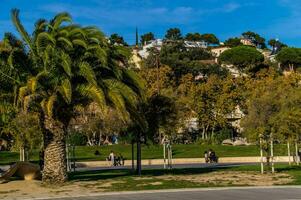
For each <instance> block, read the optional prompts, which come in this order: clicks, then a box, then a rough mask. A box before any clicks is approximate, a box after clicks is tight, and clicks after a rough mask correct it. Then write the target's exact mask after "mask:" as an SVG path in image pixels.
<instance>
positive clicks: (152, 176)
mask: <svg viewBox="0 0 301 200" xmlns="http://www.w3.org/2000/svg"><path fill="white" fill-rule="evenodd" d="M213 172H220V173H225V172H229V173H233V172H238V174H239V173H244V174H246V173H250V174H251V175H250V179H251V178H252V177H253V174H254V173H256V174H258V175H259V176H261V175H260V174H259V172H260V166H258V165H256V166H239V167H226V168H199V169H196V168H193V169H173V170H163V169H156V170H150V169H147V170H143V171H142V176H141V177H138V176H136V175H133V174H132V173H131V171H130V170H101V171H86V172H75V173H70V174H69V178H70V181H71V183H72V182H81V183H84V184H87V186H88V187H89V186H91V187H93V188H94V189H104V190H105V191H133V190H134V191H136V190H150V189H175V188H199V187H224V186H246V185H244V184H241V185H240V184H239V183H232V182H231V181H229V182H228V181H226V182H225V180H222V181H221V182H219V181H218V180H217V181H216V182H214V183H213V182H206V181H204V182H194V181H189V180H180V179H174V178H166V176H167V177H173V176H182V177H187V176H195V177H196V176H199V175H207V177H208V176H211V174H213ZM279 173H282V174H283V173H285V174H287V175H290V176H291V177H293V178H294V181H293V182H290V183H288V184H287V185H301V167H300V166H292V167H290V166H288V165H283V164H282V165H276V175H277V174H279ZM268 175H269V176H272V177H273V175H272V174H268ZM164 176H165V178H164ZM238 176H239V175H238ZM274 178H275V177H274ZM278 178H279V177H278ZM280 178H281V177H280ZM105 183H106V184H105ZM108 183H111V184H109V186H108V185H107V184H108ZM105 185H106V186H105Z"/></svg>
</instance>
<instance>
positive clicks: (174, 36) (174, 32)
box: [165, 28, 183, 41]
mask: <svg viewBox="0 0 301 200" xmlns="http://www.w3.org/2000/svg"><path fill="white" fill-rule="evenodd" d="M165 39H167V40H173V41H177V40H181V39H183V37H182V33H181V30H180V29H179V28H170V29H168V30H167V31H166V34H165Z"/></svg>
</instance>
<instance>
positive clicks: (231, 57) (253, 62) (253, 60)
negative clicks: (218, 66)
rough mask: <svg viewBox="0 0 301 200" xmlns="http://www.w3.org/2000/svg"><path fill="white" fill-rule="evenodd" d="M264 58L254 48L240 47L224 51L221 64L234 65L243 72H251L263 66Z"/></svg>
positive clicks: (220, 59) (220, 58)
mask: <svg viewBox="0 0 301 200" xmlns="http://www.w3.org/2000/svg"><path fill="white" fill-rule="evenodd" d="M263 61H264V56H263V55H262V54H261V53H260V52H259V51H257V50H256V49H255V48H253V47H248V46H238V47H234V48H232V49H228V50H226V51H224V52H223V53H222V54H221V55H220V57H219V62H221V63H224V64H232V65H234V66H236V67H237V68H238V69H240V70H242V71H246V70H247V71H249V70H252V69H253V68H255V67H256V66H258V65H259V64H261V63H262V62H263Z"/></svg>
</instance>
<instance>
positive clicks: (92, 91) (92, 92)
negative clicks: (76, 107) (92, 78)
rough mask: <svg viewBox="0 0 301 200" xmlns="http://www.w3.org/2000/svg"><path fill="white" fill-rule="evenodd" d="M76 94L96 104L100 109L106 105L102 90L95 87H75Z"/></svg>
mask: <svg viewBox="0 0 301 200" xmlns="http://www.w3.org/2000/svg"><path fill="white" fill-rule="evenodd" d="M77 92H79V93H80V94H81V96H83V97H86V98H88V99H91V100H92V101H95V102H97V103H98V105H99V106H100V107H103V106H104V105H106V98H105V94H104V92H103V90H102V89H101V88H99V87H96V86H95V85H80V86H78V87H77Z"/></svg>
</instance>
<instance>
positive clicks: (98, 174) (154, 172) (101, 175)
mask: <svg viewBox="0 0 301 200" xmlns="http://www.w3.org/2000/svg"><path fill="white" fill-rule="evenodd" d="M226 168H227V167H218V168H214V167H213V168H186V169H171V170H164V169H145V170H142V176H154V177H155V176H162V175H194V174H204V173H210V172H214V171H221V170H225V169H226ZM130 176H133V177H137V175H135V174H133V173H132V171H131V170H129V169H113V170H112V169H106V170H95V171H81V172H72V173H69V180H73V181H95V180H107V179H114V178H121V177H130Z"/></svg>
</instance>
